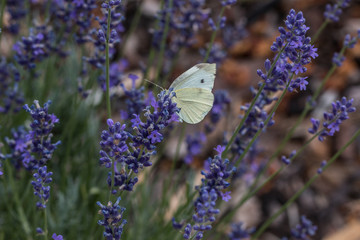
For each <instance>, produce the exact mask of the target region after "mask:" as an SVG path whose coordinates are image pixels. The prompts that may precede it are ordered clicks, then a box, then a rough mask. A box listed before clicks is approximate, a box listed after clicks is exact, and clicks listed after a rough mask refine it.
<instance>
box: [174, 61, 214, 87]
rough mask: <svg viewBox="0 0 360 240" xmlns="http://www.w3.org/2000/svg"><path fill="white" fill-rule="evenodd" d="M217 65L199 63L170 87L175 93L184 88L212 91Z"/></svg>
mask: <svg viewBox="0 0 360 240" xmlns="http://www.w3.org/2000/svg"><path fill="white" fill-rule="evenodd" d="M215 72H216V64H215V63H199V64H196V65H195V66H193V67H192V68H190V69H189V70H187V71H186V72H184V73H183V74H181V75H180V76H179V77H178V78H176V79H175V81H174V82H173V83H172V84H171V85H170V88H172V89H173V91H176V90H179V89H182V88H203V89H207V90H209V91H211V90H212V89H213V87H214V79H215Z"/></svg>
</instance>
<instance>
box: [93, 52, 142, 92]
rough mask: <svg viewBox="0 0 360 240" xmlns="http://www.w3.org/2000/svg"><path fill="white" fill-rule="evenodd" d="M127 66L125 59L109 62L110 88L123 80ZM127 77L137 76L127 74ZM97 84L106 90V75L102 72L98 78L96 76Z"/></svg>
mask: <svg viewBox="0 0 360 240" xmlns="http://www.w3.org/2000/svg"><path fill="white" fill-rule="evenodd" d="M127 66H128V62H127V61H126V60H125V59H122V60H120V61H116V62H113V63H111V64H110V66H109V80H110V82H109V87H110V89H111V88H113V87H116V86H119V85H120V83H121V82H122V81H123V78H124V77H125V76H124V71H125V69H126V67H127ZM129 77H130V78H131V79H132V78H136V79H137V78H138V77H137V76H134V75H132V74H131V75H129ZM98 82H99V85H100V87H101V89H102V90H104V91H106V76H105V73H104V72H103V73H102V74H101V75H100V76H99V78H98Z"/></svg>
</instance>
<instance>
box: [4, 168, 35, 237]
mask: <svg viewBox="0 0 360 240" xmlns="http://www.w3.org/2000/svg"><path fill="white" fill-rule="evenodd" d="M5 165H6V167H7V169H8V171H7V172H6V173H7V175H8V176H9V178H8V179H9V182H10V186H11V188H12V191H13V195H14V201H15V205H16V210H17V212H18V214H19V220H20V222H21V226H22V228H23V230H24V232H25V234H26V239H28V240H31V239H32V238H31V237H30V236H31V228H30V225H29V222H28V220H27V218H26V215H25V212H24V209H23V207H22V205H21V202H20V198H19V195H18V193H17V191H16V187H15V186H16V184H15V182H14V176H13V172H12V167H11V165H10V163H9V161H5Z"/></svg>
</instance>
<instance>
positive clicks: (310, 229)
mask: <svg viewBox="0 0 360 240" xmlns="http://www.w3.org/2000/svg"><path fill="white" fill-rule="evenodd" d="M316 230H317V226H315V225H313V223H312V222H311V221H310V220H309V219H307V218H306V217H305V216H301V220H300V223H299V224H298V225H297V226H296V228H294V229H292V230H291V235H292V236H293V237H294V238H295V239H300V240H308V239H309V237H310V236H314V235H315V233H316Z"/></svg>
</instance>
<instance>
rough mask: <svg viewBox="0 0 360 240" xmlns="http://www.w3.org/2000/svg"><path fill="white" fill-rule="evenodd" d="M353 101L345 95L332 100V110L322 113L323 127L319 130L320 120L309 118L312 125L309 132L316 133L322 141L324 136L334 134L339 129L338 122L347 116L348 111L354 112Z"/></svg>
mask: <svg viewBox="0 0 360 240" xmlns="http://www.w3.org/2000/svg"><path fill="white" fill-rule="evenodd" d="M353 102H354V99H350V100H347V99H346V97H342V98H341V100H337V101H335V102H333V103H332V104H331V105H332V110H331V111H330V112H325V113H324V122H323V124H322V125H323V127H324V128H323V129H321V130H320V131H319V126H320V120H318V119H315V118H311V123H312V127H311V128H309V130H308V131H309V133H311V134H318V135H319V136H318V139H319V141H323V140H324V138H325V137H326V136H334V134H335V132H338V131H339V129H340V124H341V123H342V122H343V121H345V120H346V119H348V118H349V113H352V112H355V110H356V109H355V107H353V106H352V104H353Z"/></svg>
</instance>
